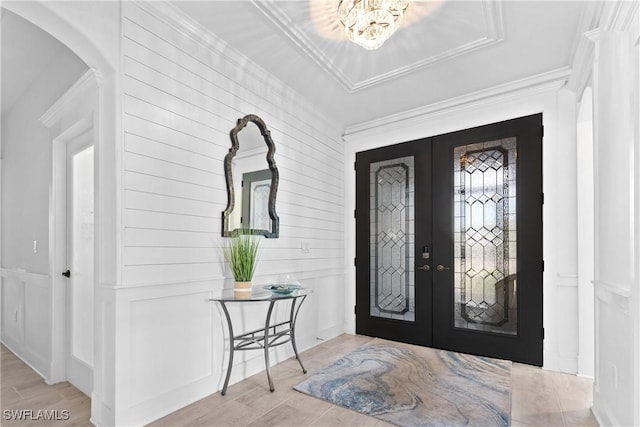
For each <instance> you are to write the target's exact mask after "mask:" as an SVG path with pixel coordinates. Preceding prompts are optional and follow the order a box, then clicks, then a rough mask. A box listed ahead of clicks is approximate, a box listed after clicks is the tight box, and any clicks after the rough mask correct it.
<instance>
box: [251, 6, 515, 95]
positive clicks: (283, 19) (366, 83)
mask: <svg viewBox="0 0 640 427" xmlns="http://www.w3.org/2000/svg"><path fill="white" fill-rule="evenodd" d="M252 3H253V5H254V6H255V7H256V8H257V9H258V10H259V11H260V12H261V13H262V14H263V15H264V16H265V17H267V18H268V19H269V20H270V21H271V22H272V23H273V24H274V25H275V26H276V27H277V28H278V29H279V30H280V31H281V32H282V33H283V34H284V35H285V36H286V37H287V38H288V39H289V41H291V43H293V44H294V45H295V46H296V47H298V48H299V49H300V50H301V51H302V52H303V53H304V54H305V55H307V56H308V57H309V58H310V59H311V60H312V61H313V62H315V63H316V65H318V66H319V67H320V68H321V69H322V70H323V71H324V72H326V73H327V74H328V75H329V76H330V77H331V78H333V79H334V80H335V81H336V82H338V84H340V86H342V87H343V88H344V89H345V90H346V91H347V92H348V93H355V92H358V91H360V90H363V89H367V88H370V87H373V86H376V85H379V84H382V83H385V82H388V81H390V80H393V79H396V78H399V77H402V76H405V75H407V74H410V73H413V72H415V71H417V70H420V69H422V68H425V67H428V66H431V65H434V64H436V63H439V62H442V61H446V60H448V59H451V58H454V57H456V56H460V55H464V54H467V53H471V52H474V51H476V50H479V49H483V48H485V47H489V46H492V45H494V44H496V43H500V42H502V41H503V40H504V33H505V30H504V28H505V25H504V17H503V12H502V2H501V1H487V0H483V1H482V9H483V18H484V23H485V29H486V35H485V37H481V38H479V39H477V40H474V41H471V42H469V43H465V44H463V45H461V46H458V47H456V48H453V49H449V50H447V51H445V52H442V53H440V54H438V55H433V56H430V57H428V58H424V59H421V60H419V61H416V62H413V63H411V64H407V65H405V66H402V67H398V68H395V69H393V70H391V71H388V72H385V73H381V74H378V75H376V76H373V77H370V78H368V79H364V80H360V81H353V80H352V79H351V78H350V77H349V76H348V75H347V74H346V73H345V72H344V71H343V69H342V68H340V67H339V66H338V65H336V64H335V63H334V62H333V61H332V60H331V59H330V58H329V57H328V56H327V55H326V54H325V53H324V52H323V51H322V49H321V48H320V47H319V46H318V45H317V44H316V43H314V42H313V40H311V39H310V38H309V37H308V36H307V35H306V34H305V32H304V31H303V30H302V29H301V28H300V26H298V24H296V23H295V22H293V20H292V19H291V18H290V17H289V16H288V15H287V14H286V13H285V12H284V10H282V8H280V6H278V5H277V3H275V2H274V1H273V0H268V1H257V0H252Z"/></svg>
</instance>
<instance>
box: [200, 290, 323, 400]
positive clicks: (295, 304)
mask: <svg viewBox="0 0 640 427" xmlns="http://www.w3.org/2000/svg"><path fill="white" fill-rule="evenodd" d="M310 292H311V291H310V290H308V289H305V288H300V289H297V290H295V291H293V292H291V293H288V294H278V293H272V292H270V291H265V290H264V289H262V288H255V287H254V288H253V289H252V291H251V293H250V294H249V292H247V293H246V296H245V295H241V296H238V295H239V294H234V291H233V290H232V289H228V290H224V291H223V292H222V295H221V296H219V297H217V298H211V299H210V300H209V301H216V302H218V303H220V306H221V307H222V311H223V312H224V315H225V318H226V319H227V326H228V328H229V337H230V341H231V342H230V343H229V367H228V368H227V376H226V378H225V380H224V386H223V387H222V392H221V394H222V395H223V396H224V395H225V394H226V393H227V386H228V385H229V378H230V377H231V368H232V367H233V354H234V352H235V351H240V350H260V349H262V350H264V363H265V366H266V370H267V379H268V380H269V389H270V390H271V391H273V390H274V388H273V379H272V378H271V369H270V366H269V349H270V348H272V347H277V346H279V345H282V344H286V343H288V342H291V346H292V347H293V351H294V353H295V355H296V360H298V363H299V364H300V367H301V368H302V372H303V373H305V374H306V373H307V370H306V369H305V368H304V366H303V365H302V361H301V360H300V355H299V354H298V348H297V347H296V336H295V329H296V319H297V318H298V312H299V311H300V307H301V306H302V303H303V302H304V300H305V299H306V298H307V295H308V294H309V293H310ZM285 300H291V311H290V314H289V320H285V321H283V322H280V323H276V324H274V325H272V324H271V315H272V313H273V308H274V306H275V304H276V303H277V302H278V301H285ZM255 302H268V303H269V309H268V310H267V317H266V320H265V323H264V328H260V329H256V330H253V331H249V332H245V333H243V334H240V335H234V332H233V322H232V321H231V316H230V315H229V310H227V304H237V303H255Z"/></svg>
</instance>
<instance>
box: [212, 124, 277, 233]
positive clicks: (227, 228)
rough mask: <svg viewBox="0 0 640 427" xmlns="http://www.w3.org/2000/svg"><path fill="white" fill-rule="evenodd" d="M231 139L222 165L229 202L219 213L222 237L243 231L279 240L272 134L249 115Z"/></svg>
mask: <svg viewBox="0 0 640 427" xmlns="http://www.w3.org/2000/svg"><path fill="white" fill-rule="evenodd" d="M230 137H231V148H230V149H229V153H228V154H227V156H226V157H225V162H224V167H225V177H226V180H227V194H228V200H229V201H228V204H227V209H226V210H225V211H224V212H223V214H222V216H223V221H222V226H223V229H222V235H223V236H230V235H231V234H232V233H233V232H235V231H242V232H250V233H252V234H261V235H264V236H266V237H278V216H277V215H276V212H275V199H276V192H277V187H278V170H277V168H276V165H275V160H274V158H273V155H274V153H275V145H274V144H273V141H272V140H271V134H270V132H269V130H268V129H267V127H266V125H265V123H264V122H263V121H262V119H261V118H260V117H258V116H255V115H248V116H245V117H243V118H241V119H239V120H238V123H237V125H236V126H235V127H234V128H233V129H232V130H231V133H230Z"/></svg>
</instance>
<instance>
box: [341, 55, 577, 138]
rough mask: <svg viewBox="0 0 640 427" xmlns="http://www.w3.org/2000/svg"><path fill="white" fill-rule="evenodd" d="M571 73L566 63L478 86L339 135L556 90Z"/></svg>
mask: <svg viewBox="0 0 640 427" xmlns="http://www.w3.org/2000/svg"><path fill="white" fill-rule="evenodd" d="M570 74H571V69H570V68H569V67H563V68H559V69H556V70H553V71H548V72H545V73H541V74H537V75H534V76H531V77H527V78H524V79H520V80H516V81H512V82H509V83H505V84H501V85H498V86H494V87H492V88H489V89H483V90H479V91H476V92H472V93H470V94H467V95H462V96H458V97H455V98H451V99H448V100H445V101H441V102H436V103H433V104H429V105H425V106H423V107H418V108H414V109H411V110H407V111H404V112H401V113H396V114H391V115H389V116H385V117H381V118H379V119H375V120H370V121H366V122H363V123H359V124H356V125H352V126H348V127H347V128H346V130H345V133H344V134H343V136H342V139H343V140H344V141H345V142H348V141H349V140H352V139H355V138H360V137H365V136H367V135H369V134H373V133H377V132H379V129H380V128H381V127H385V130H390V129H395V128H396V127H404V126H406V125H407V123H411V122H414V121H423V120H425V119H427V118H430V117H433V116H435V115H440V114H444V113H451V112H454V111H459V110H465V109H468V108H477V107H479V106H483V105H489V104H495V103H498V102H503V101H505V100H507V99H511V98H515V97H521V96H526V95H532V94H535V93H541V92H547V91H557V90H559V89H560V88H562V87H563V86H564V85H565V84H566V82H567V79H568V78H569V76H570Z"/></svg>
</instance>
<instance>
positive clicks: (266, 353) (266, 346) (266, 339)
mask: <svg viewBox="0 0 640 427" xmlns="http://www.w3.org/2000/svg"><path fill="white" fill-rule="evenodd" d="M274 304H275V301H271V303H269V311H267V321H266V322H265V324H264V364H265V367H266V369H267V379H268V380H269V390H271V391H273V390H275V389H274V388H273V380H272V379H271V366H270V363H269V325H270V324H271V313H272V312H273V306H274Z"/></svg>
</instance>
